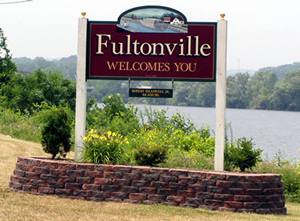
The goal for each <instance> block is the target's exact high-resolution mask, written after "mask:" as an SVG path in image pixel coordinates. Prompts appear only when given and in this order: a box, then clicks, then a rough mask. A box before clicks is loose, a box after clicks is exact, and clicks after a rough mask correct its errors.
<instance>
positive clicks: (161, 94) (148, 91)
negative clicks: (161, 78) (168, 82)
mask: <svg viewBox="0 0 300 221" xmlns="http://www.w3.org/2000/svg"><path fill="white" fill-rule="evenodd" d="M129 97H149V98H150V97H151V98H172V97H173V90H172V89H153V88H129Z"/></svg>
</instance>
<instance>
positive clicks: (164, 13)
mask: <svg viewBox="0 0 300 221" xmlns="http://www.w3.org/2000/svg"><path fill="white" fill-rule="evenodd" d="M118 27H119V28H121V29H124V30H126V31H129V32H150V33H151V32H153V33H187V32H188V26H187V24H186V19H185V17H184V15H182V14H181V13H180V12H177V11H175V10H172V9H166V8H159V7H154V6H153V7H147V8H145V7H144V8H137V9H133V10H129V11H127V12H125V13H123V14H122V15H121V17H120V18H119V24H118Z"/></svg>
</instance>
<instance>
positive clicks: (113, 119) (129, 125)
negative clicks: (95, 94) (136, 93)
mask: <svg viewBox="0 0 300 221" xmlns="http://www.w3.org/2000/svg"><path fill="white" fill-rule="evenodd" d="M87 123H88V128H89V129H92V128H94V129H97V130H98V131H102V132H104V131H107V130H111V131H114V132H118V133H120V134H121V135H123V136H124V135H128V134H129V133H132V132H134V131H136V130H139V128H140V124H139V120H138V117H137V109H136V108H134V107H132V106H126V105H125V103H124V101H123V99H122V97H121V96H120V95H119V94H116V95H112V96H107V97H105V98H104V107H103V108H100V107H98V106H97V104H94V105H91V107H90V108H89V110H88V115H87Z"/></svg>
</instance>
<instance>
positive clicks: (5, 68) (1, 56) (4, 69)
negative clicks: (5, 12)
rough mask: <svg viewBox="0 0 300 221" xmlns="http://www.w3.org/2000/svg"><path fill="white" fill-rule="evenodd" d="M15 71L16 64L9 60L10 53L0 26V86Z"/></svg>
mask: <svg viewBox="0 0 300 221" xmlns="http://www.w3.org/2000/svg"><path fill="white" fill-rule="evenodd" d="M15 71H16V66H15V64H14V63H13V62H12V60H11V54H10V51H9V49H8V48H7V43H6V37H4V33H3V30H2V29H1V28H0V87H1V85H3V84H5V83H7V82H8V81H9V80H10V79H11V77H12V75H13V74H14V73H15Z"/></svg>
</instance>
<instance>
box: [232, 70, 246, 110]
mask: <svg viewBox="0 0 300 221" xmlns="http://www.w3.org/2000/svg"><path fill="white" fill-rule="evenodd" d="M249 79H250V76H249V74H248V73H238V74H236V75H234V76H229V77H228V78H227V85H228V88H227V95H228V99H227V104H228V107H231V108H247V107H248V105H249V93H248V81H249Z"/></svg>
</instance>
